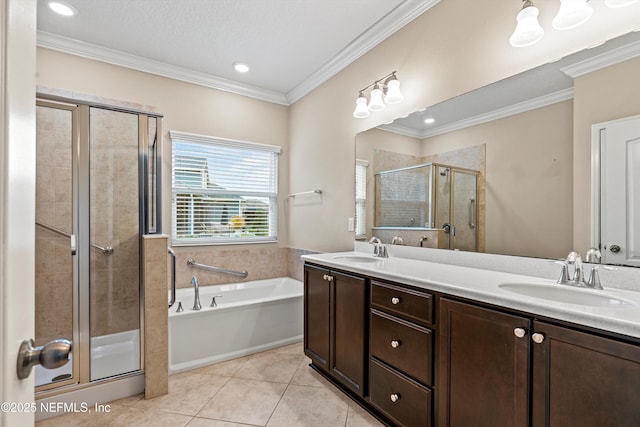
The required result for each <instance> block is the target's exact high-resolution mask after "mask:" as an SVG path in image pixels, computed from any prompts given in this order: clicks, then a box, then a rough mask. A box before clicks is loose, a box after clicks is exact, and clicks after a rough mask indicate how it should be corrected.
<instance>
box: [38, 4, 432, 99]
mask: <svg viewBox="0 0 640 427" xmlns="http://www.w3.org/2000/svg"><path fill="white" fill-rule="evenodd" d="M64 1H65V2H66V3H67V4H70V5H72V6H73V7H74V8H75V9H76V10H77V12H78V13H77V14H76V15H75V16H73V17H70V18H69V17H63V16H60V15H57V14H55V13H53V12H52V11H51V10H50V9H49V8H48V7H47V0H38V30H39V33H40V34H42V33H43V32H44V33H45V34H47V35H55V36H62V37H65V38H69V39H73V40H76V41H81V42H84V43H89V44H91V45H96V46H99V47H103V48H108V49H111V50H114V51H118V52H122V53H126V54H131V55H134V56H136V57H140V58H146V59H150V60H153V61H158V62H160V63H163V64H169V65H174V66H177V67H180V68H181V69H186V70H191V71H195V72H198V73H203V74H206V75H210V76H215V77H217V78H221V79H226V80H230V81H233V82H236V83H239V84H242V85H249V86H254V87H256V88H260V89H265V90H269V91H274V92H277V93H282V94H287V93H289V92H291V91H292V90H293V89H295V88H296V87H298V86H300V85H301V84H303V83H304V82H305V80H306V79H308V78H309V77H310V76H311V75H312V74H313V73H314V72H316V71H317V70H318V69H320V68H321V67H323V66H324V65H325V64H327V63H328V62H330V61H331V60H332V59H333V58H335V57H336V56H337V55H339V54H340V53H341V52H342V51H344V49H345V48H347V47H348V46H350V45H352V44H353V43H354V42H357V41H358V40H359V39H361V38H363V36H364V35H366V34H367V33H370V32H371V31H372V30H375V29H376V25H377V26H378V27H381V26H382V25H378V24H380V23H381V22H382V23H383V24H384V25H385V26H388V25H387V24H388V23H387V22H385V21H384V19H385V18H388V17H389V16H390V14H391V15H394V14H395V15H396V16H395V18H394V19H395V20H396V21H397V20H398V19H402V18H403V16H399V15H403V14H404V15H405V17H406V15H411V14H413V15H415V16H413V15H412V17H411V19H413V18H415V17H416V16H418V15H419V13H422V12H423V11H424V10H425V8H424V5H425V3H435V2H434V1H431V2H426V1H424V0H421V1H419V0H348V1H345V0H304V1H303V0H269V1H267V0H64ZM416 10H419V11H420V12H419V13H418V14H416ZM399 11H400V13H398V12H399ZM407 22H408V21H407ZM407 22H403V24H402V25H404V24H406V23H407ZM370 47H373V46H370ZM370 47H369V48H370ZM235 61H242V62H246V63H247V64H248V65H249V66H250V67H251V71H250V72H249V73H247V74H238V73H236V72H235V71H234V70H233V67H232V64H233V62H235ZM346 65H348V64H344V66H346Z"/></svg>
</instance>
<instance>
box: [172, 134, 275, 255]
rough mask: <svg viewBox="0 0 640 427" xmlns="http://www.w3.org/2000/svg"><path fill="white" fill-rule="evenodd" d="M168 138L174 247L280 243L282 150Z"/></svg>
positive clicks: (215, 140)
mask: <svg viewBox="0 0 640 427" xmlns="http://www.w3.org/2000/svg"><path fill="white" fill-rule="evenodd" d="M170 135H171V142H172V155H171V159H172V162H171V165H172V181H171V182H172V184H171V186H172V198H171V209H172V212H171V219H172V227H171V230H172V244H173V245H209V244H233V243H250V242H273V241H276V240H277V235H278V233H277V211H278V155H279V153H280V147H277V146H273V145H265V144H257V143H252V142H244V141H233V140H228V139H222V138H215V137H209V136H202V135H194V134H188V133H183V132H175V131H171V132H170Z"/></svg>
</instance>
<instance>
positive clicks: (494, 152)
mask: <svg viewBox="0 0 640 427" xmlns="http://www.w3.org/2000/svg"><path fill="white" fill-rule="evenodd" d="M639 45H640V32H633V33H629V34H626V35H624V36H621V37H618V38H616V39H612V40H609V41H608V42H607V43H605V44H603V45H601V46H597V47H594V48H591V49H587V50H584V51H580V52H577V53H575V54H573V55H570V56H568V57H565V58H563V59H561V60H559V61H556V62H554V63H549V64H546V65H543V66H540V67H538V68H535V69H532V70H530V71H528V72H525V73H522V74H520V75H517V76H514V77H511V78H509V79H506V80H503V81H500V82H496V83H494V84H492V85H489V86H486V87H483V88H480V89H478V90H475V91H473V92H470V93H467V94H464V95H461V96H458V97H456V98H453V99H450V100H448V101H445V102H442V103H440V104H437V105H433V106H429V107H427V108H424V109H422V110H420V111H416V112H414V113H412V114H410V115H409V116H407V117H404V118H399V119H397V120H394V121H393V122H392V123H389V124H385V125H381V126H378V127H376V128H374V129H370V130H367V131H364V132H361V133H359V134H357V135H356V181H360V182H361V183H362V182H363V181H364V182H365V183H364V185H363V186H362V188H361V189H360V190H358V189H356V211H357V213H356V218H357V219H356V223H357V224H356V234H357V236H356V238H357V239H369V238H371V237H372V236H376V237H379V238H381V239H382V240H383V242H385V243H390V242H391V240H392V238H393V237H401V238H402V240H401V241H403V242H404V243H405V244H410V245H413V246H428V247H437V248H443V249H458V250H476V251H480V252H487V253H495V254H504V255H519V256H530V257H541V258H563V257H566V255H567V254H568V253H569V252H570V251H571V250H573V249H574V245H575V242H576V241H581V242H583V241H584V242H587V244H588V243H589V242H590V241H592V236H591V235H590V233H592V230H593V229H594V228H593V226H587V227H582V228H580V227H574V222H575V218H576V213H575V212H574V198H585V200H586V201H587V205H588V204H589V203H588V201H589V200H590V198H591V197H592V194H589V189H590V188H591V187H592V186H591V184H590V183H586V184H584V183H582V182H580V183H575V182H574V181H575V178H574V176H575V173H574V172H575V170H576V168H582V167H583V165H581V163H580V161H582V160H580V161H577V160H576V156H577V153H578V152H579V150H578V149H577V148H576V139H577V138H578V139H580V141H578V142H579V143H580V144H581V145H585V144H586V145H588V147H591V141H590V140H587V141H582V139H585V136H584V135H582V134H581V132H582V131H580V132H578V131H577V130H576V129H577V127H576V126H575V124H576V122H577V121H578V120H583V119H584V117H585V116H587V115H586V114H585V113H584V112H585V111H593V110H595V109H597V108H598V104H599V103H598V102H597V101H594V100H593V97H587V96H584V97H578V96H577V93H576V92H574V90H577V86H576V87H575V88H574V84H575V85H577V84H578V83H577V81H578V80H575V81H574V78H573V77H575V76H576V73H578V74H577V75H580V74H579V72H580V71H579V69H580V67H581V66H583V65H584V64H585V63H589V64H594V58H595V59H596V60H597V59H598V58H608V59H607V61H610V58H612V57H614V58H617V59H614V60H613V61H612V62H608V63H607V65H606V67H620V66H624V65H625V64H630V63H633V64H634V65H633V66H634V67H636V68H633V69H631V71H629V73H631V72H637V71H636V70H638V68H637V67H638V65H637V64H638V59H636V58H635V57H636V56H638V53H637V52H638V50H639V49H638V46H639ZM630 47H631V48H630ZM612 52H613V53H614V54H613V55H612ZM629 52H634V53H632V54H630V55H629ZM625 55H627V56H625ZM596 62H597V61H596ZM604 63H605V62H603V64H604ZM611 64H615V65H611ZM576 70H578V71H576ZM635 75H637V74H635ZM570 76H573V77H570ZM606 85H607V83H605V86H606ZM635 85H636V86H637V85H640V82H638V81H637V79H636V81H635ZM599 90H600V93H601V94H603V95H605V96H606V93H607V88H606V87H602V88H600V89H599ZM594 93H598V91H594ZM596 98H597V97H596ZM636 100H637V98H636ZM585 102H586V103H587V104H588V105H585ZM624 102H627V103H629V102H633V101H631V100H624ZM605 104H606V103H605ZM634 105H635V107H634V108H635V112H632V113H631V114H628V113H627V114H626V115H627V116H630V115H640V103H638V102H637V101H635V104H634ZM625 111H626V110H625ZM621 117H622V116H620V117H614V118H621ZM592 124H595V123H589V124H588V126H587V127H588V128H589V130H590V126H591V125H592ZM589 138H591V136H590V135H587V136H586V139H589ZM586 162H587V165H586V167H587V168H589V167H590V165H589V164H588V162H589V159H587V160H586ZM465 174H466V175H465ZM471 175H473V179H470V176H471ZM587 181H588V176H587ZM442 212H444V214H443V213H442ZM577 216H578V217H579V218H580V215H577ZM584 216H585V221H587V222H589V221H591V217H592V216H593V215H592V212H589V210H588V209H587V210H586V211H585V212H584ZM634 225H636V224H634ZM635 228H637V229H640V226H638V227H635ZM576 234H580V235H576ZM581 234H584V236H582V235H581ZM461 235H465V236H466V237H465V238H464V239H459V240H458V241H456V238H457V237H458V236H461ZM469 236H471V237H469ZM469 238H472V239H474V240H469ZM396 241H398V239H396ZM458 242H459V243H458ZM470 242H471V243H470ZM581 249H582V248H581Z"/></svg>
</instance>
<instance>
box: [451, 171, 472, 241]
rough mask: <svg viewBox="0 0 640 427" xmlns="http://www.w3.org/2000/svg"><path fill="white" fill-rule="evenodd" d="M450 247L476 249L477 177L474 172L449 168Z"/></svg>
mask: <svg viewBox="0 0 640 427" xmlns="http://www.w3.org/2000/svg"><path fill="white" fill-rule="evenodd" d="M451 175H452V179H451V181H452V182H451V194H452V196H451V205H452V207H451V225H452V233H451V234H450V235H451V247H450V249H459V250H461V251H477V250H478V248H477V234H478V231H477V224H478V194H477V193H478V190H477V180H478V177H477V176H476V174H474V173H469V172H464V171H459V170H456V169H451Z"/></svg>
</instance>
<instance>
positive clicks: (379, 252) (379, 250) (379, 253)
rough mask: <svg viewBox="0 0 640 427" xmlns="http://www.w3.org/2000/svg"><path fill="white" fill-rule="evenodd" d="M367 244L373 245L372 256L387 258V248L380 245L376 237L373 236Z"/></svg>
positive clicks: (380, 242)
mask: <svg viewBox="0 0 640 427" xmlns="http://www.w3.org/2000/svg"><path fill="white" fill-rule="evenodd" d="M369 243H371V244H372V245H375V246H374V248H373V256H375V257H379V258H389V254H388V253H387V247H386V246H385V245H384V244H383V243H382V241H381V240H380V239H378V238H377V237H376V236H373V237H372V238H371V240H369Z"/></svg>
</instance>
